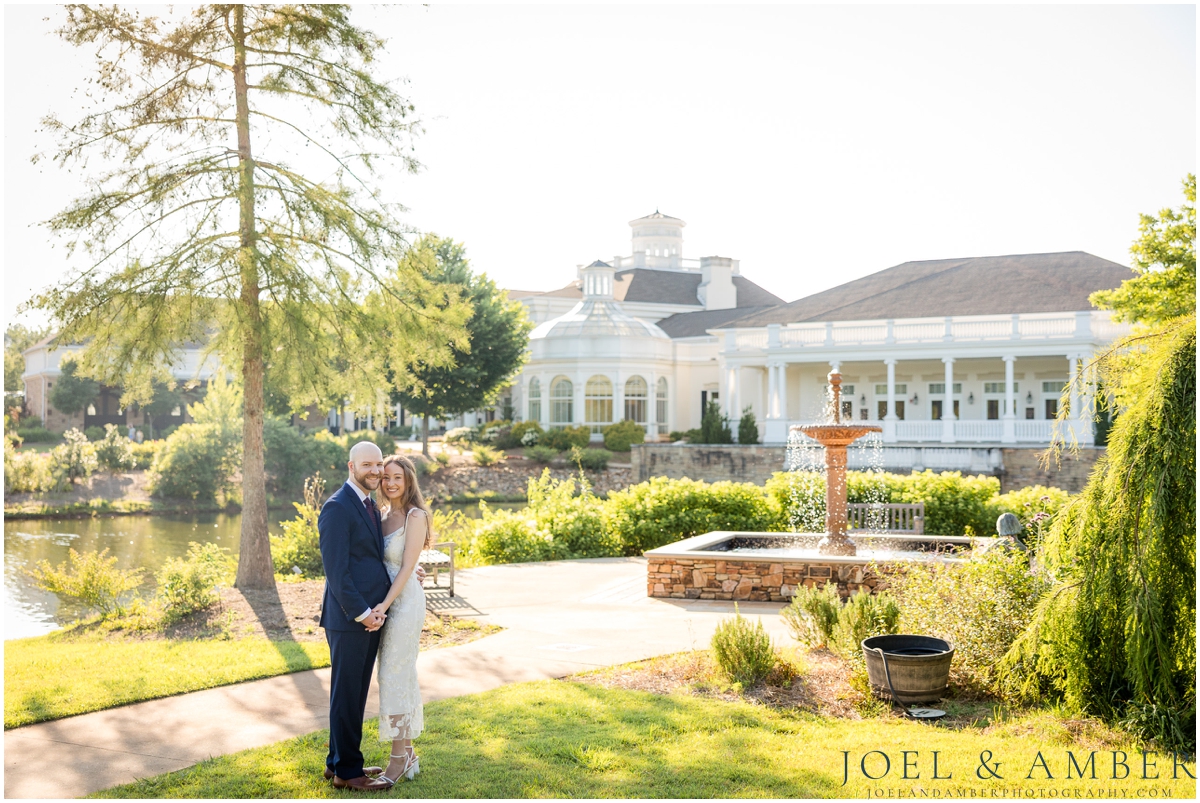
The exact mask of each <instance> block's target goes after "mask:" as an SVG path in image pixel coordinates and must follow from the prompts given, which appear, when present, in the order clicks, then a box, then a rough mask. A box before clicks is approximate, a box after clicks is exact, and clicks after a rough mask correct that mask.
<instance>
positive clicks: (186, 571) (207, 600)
mask: <svg viewBox="0 0 1200 803" xmlns="http://www.w3.org/2000/svg"><path fill="white" fill-rule="evenodd" d="M233 567H234V563H233V559H232V558H231V557H230V556H229V550H227V549H225V548H223V547H219V546H217V545H216V544H213V543H207V544H198V543H196V542H195V541H191V542H189V543H188V551H187V557H185V558H170V559H169V560H167V561H166V562H165V563H164V564H163V565H162V568H161V569H159V571H158V573H157V575H155V577H156V579H157V580H158V596H159V600H160V601H161V603H162V606H163V616H164V618H165V619H166V620H167V621H168V622H172V621H176V620H178V619H180V618H182V617H184V616H187V615H188V614H189V613H192V612H194V611H202V610H204V609H206V608H209V607H211V606H212V605H215V604H216V602H217V600H218V599H219V598H220V597H219V595H218V593H219V592H218V591H217V587H218V586H219V585H220V584H221V583H224V582H228V581H229V579H230V576H231V575H232V573H233Z"/></svg>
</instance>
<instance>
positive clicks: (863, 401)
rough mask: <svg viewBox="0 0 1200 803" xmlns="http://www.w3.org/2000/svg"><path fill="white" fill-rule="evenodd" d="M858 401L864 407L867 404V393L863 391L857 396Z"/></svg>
mask: <svg viewBox="0 0 1200 803" xmlns="http://www.w3.org/2000/svg"><path fill="white" fill-rule="evenodd" d="M858 403H859V404H861V405H862V406H863V407H866V406H867V394H865V393H864V394H863V395H861V396H859V397H858Z"/></svg>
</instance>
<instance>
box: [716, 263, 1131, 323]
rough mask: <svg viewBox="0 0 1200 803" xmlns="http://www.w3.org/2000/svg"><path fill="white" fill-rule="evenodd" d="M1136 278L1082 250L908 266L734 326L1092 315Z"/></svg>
mask: <svg viewBox="0 0 1200 803" xmlns="http://www.w3.org/2000/svg"><path fill="white" fill-rule="evenodd" d="M1133 276H1134V273H1133V271H1132V270H1131V269H1130V268H1127V267H1125V266H1124V265H1118V264H1117V263H1116V262H1110V261H1108V260H1107V259H1101V258H1100V257H1097V256H1092V255H1091V254H1088V253H1084V252H1083V251H1064V252H1061V253H1055V254H1014V255H1010V256H994V257H969V258H965V259H934V260H926V261H923V262H905V263H903V264H901V265H896V266H895V267H893V268H888V269H887V270H881V271H879V272H878V273H872V274H871V275H870V276H864V277H863V278H861V279H855V280H854V281H852V282H847V283H846V284H842V285H838V286H837V287H834V288H831V289H829V290H825V291H823V292H820V293H815V294H813V295H811V296H805V297H804V298H801V299H799V300H797V301H793V302H792V303H790V304H784V305H782V306H778V307H774V308H772V309H769V310H763V311H761V312H754V313H751V314H749V315H746V316H744V317H742V318H739V319H738V320H737V321H736V322H735V325H736V326H739V327H741V326H765V325H767V324H770V323H800V322H803V321H862V320H887V319H889V318H933V317H942V316H946V315H996V314H1010V313H1020V312H1074V311H1079V310H1089V309H1092V305H1091V302H1089V301H1088V296H1089V295H1091V294H1092V293H1094V292H1095V291H1097V290H1108V289H1111V288H1114V287H1118V286H1120V284H1121V282H1122V281H1124V280H1125V279H1131V278H1133ZM738 301H739V306H740V302H741V298H740V294H739V299H738Z"/></svg>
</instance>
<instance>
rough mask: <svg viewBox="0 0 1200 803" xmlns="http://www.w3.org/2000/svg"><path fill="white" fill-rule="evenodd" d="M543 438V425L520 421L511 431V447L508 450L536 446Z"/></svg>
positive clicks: (507, 447)
mask: <svg viewBox="0 0 1200 803" xmlns="http://www.w3.org/2000/svg"><path fill="white" fill-rule="evenodd" d="M541 437H542V425H541V424H539V423H538V422H536V421H518V422H517V423H515V424H513V425H512V429H511V430H510V431H509V439H510V440H511V441H512V445H511V446H505V447H504V448H506V449H516V448H517V447H518V446H536V445H537V443H538V441H539V440H540V438H541Z"/></svg>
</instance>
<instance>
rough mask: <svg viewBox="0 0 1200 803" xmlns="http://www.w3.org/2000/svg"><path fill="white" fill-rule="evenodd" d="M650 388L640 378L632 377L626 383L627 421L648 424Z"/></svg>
mask: <svg viewBox="0 0 1200 803" xmlns="http://www.w3.org/2000/svg"><path fill="white" fill-rule="evenodd" d="M648 390H649V388H647V386H646V380H644V379H642V378H641V377H640V376H631V377H629V379H628V380H627V381H626V382H625V419H626V420H628V421H634V422H636V423H638V424H642V425H645V423H646V413H647V409H646V402H647V399H646V396H647V392H648Z"/></svg>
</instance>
